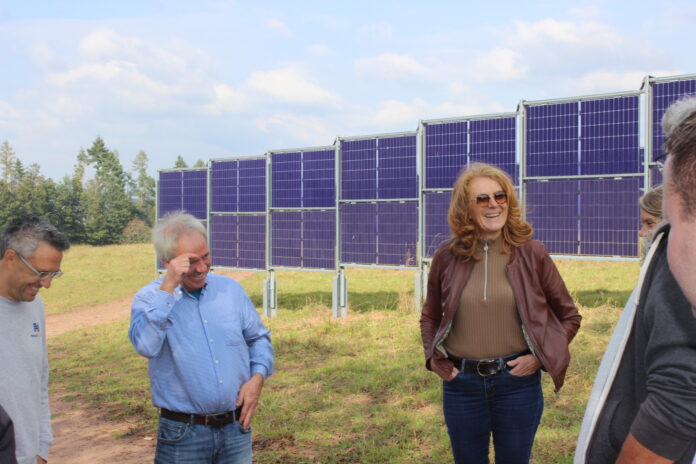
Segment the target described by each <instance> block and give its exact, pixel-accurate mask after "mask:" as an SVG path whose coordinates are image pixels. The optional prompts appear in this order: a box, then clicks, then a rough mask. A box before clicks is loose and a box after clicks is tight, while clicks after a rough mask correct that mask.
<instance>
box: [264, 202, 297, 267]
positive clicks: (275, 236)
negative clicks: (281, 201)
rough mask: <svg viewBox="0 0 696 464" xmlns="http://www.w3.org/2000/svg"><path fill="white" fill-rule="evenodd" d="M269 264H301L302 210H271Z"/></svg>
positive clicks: (294, 265)
mask: <svg viewBox="0 0 696 464" xmlns="http://www.w3.org/2000/svg"><path fill="white" fill-rule="evenodd" d="M271 237H272V238H271V265H273V266H285V267H301V266H302V212H300V211H273V212H271Z"/></svg>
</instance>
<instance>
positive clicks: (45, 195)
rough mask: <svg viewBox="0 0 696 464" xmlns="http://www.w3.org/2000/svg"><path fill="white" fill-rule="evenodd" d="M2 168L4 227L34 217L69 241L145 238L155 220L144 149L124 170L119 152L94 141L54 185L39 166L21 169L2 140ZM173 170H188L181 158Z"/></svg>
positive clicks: (0, 217)
mask: <svg viewBox="0 0 696 464" xmlns="http://www.w3.org/2000/svg"><path fill="white" fill-rule="evenodd" d="M199 162H200V161H199ZM200 163H202V162H200ZM197 164H198V163H197ZM0 167H1V168H2V178H1V179H0V221H1V223H2V224H6V223H7V222H8V221H9V220H11V219H13V218H16V217H20V216H25V215H29V214H34V215H37V216H43V217H45V218H47V219H48V220H50V221H51V222H52V223H53V224H54V225H55V226H56V227H58V229H59V230H61V231H63V232H64V233H65V234H67V236H68V238H69V239H70V241H71V242H72V243H88V244H91V245H107V244H113V243H133V242H143V241H147V240H149V235H150V228H151V227H152V224H153V222H154V220H155V188H156V182H155V179H154V178H153V177H151V176H149V175H148V173H147V168H148V157H147V154H145V152H144V151H142V150H141V151H140V152H139V153H138V155H137V156H136V157H135V160H134V161H133V166H132V168H131V170H130V171H126V170H124V168H123V166H122V165H121V162H120V160H119V155H118V152H117V151H114V150H109V149H108V148H107V146H106V144H105V143H104V140H102V139H101V138H100V137H97V138H96V139H95V140H94V142H93V143H92V146H91V147H90V148H89V149H88V150H84V149H80V152H79V153H78V154H77V160H76V163H75V166H74V169H73V172H72V174H70V175H66V176H65V177H63V178H62V179H61V180H60V181H58V182H56V181H54V180H53V179H51V178H48V177H45V176H44V175H43V174H42V173H41V169H40V166H39V165H38V164H36V163H33V164H31V165H29V166H25V165H24V164H23V163H22V161H21V160H20V159H19V158H18V157H17V155H16V154H15V153H14V150H13V149H12V147H11V146H10V144H9V142H8V141H4V142H3V143H2V145H0ZM175 167H186V163H185V161H184V160H183V158H182V157H181V156H179V158H178V159H177V162H176V166H175ZM88 174H89V175H88ZM88 177H89V178H88Z"/></svg>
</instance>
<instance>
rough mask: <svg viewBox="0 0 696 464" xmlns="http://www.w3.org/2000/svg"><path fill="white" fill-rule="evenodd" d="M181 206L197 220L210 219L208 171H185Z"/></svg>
mask: <svg viewBox="0 0 696 464" xmlns="http://www.w3.org/2000/svg"><path fill="white" fill-rule="evenodd" d="M181 190H182V198H181V205H182V208H183V210H184V211H186V212H187V213H189V214H191V215H192V216H194V217H195V218H197V219H200V220H206V219H207V218H208V170H207V169H206V170H198V171H184V172H183V179H182V188H181Z"/></svg>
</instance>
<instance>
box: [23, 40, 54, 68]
mask: <svg viewBox="0 0 696 464" xmlns="http://www.w3.org/2000/svg"><path fill="white" fill-rule="evenodd" d="M30 53H31V59H32V61H33V62H34V63H36V64H37V65H38V66H40V67H48V66H52V65H55V64H56V63H59V62H60V58H59V57H58V55H57V54H56V53H55V51H53V49H52V48H51V47H49V45H48V44H47V43H46V42H44V41H43V40H39V41H36V42H34V44H33V45H32V46H31V50H30Z"/></svg>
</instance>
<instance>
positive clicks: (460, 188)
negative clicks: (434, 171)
mask: <svg viewBox="0 0 696 464" xmlns="http://www.w3.org/2000/svg"><path fill="white" fill-rule="evenodd" d="M477 177H487V178H489V179H491V180H494V181H496V182H497V183H498V184H500V187H501V188H502V189H503V191H504V192H505V193H506V194H507V204H508V215H507V221H506V222H505V225H504V226H503V230H502V237H503V252H505V253H511V252H512V249H513V248H519V247H520V246H521V245H522V244H523V243H524V242H526V241H527V240H529V239H530V238H531V236H532V232H533V230H532V226H531V225H530V224H529V223H528V222H527V221H524V220H523V219H522V206H521V205H520V202H519V200H518V198H517V192H516V191H515V188H514V186H513V185H512V180H510V177H509V176H508V175H507V174H506V173H505V171H503V170H502V169H499V168H497V167H495V166H491V165H490V164H485V163H471V164H470V165H469V166H468V167H467V168H465V169H464V170H462V172H461V173H460V174H459V177H458V178H457V180H456V182H455V183H454V190H453V191H452V198H451V200H450V207H449V212H448V213H447V220H448V222H449V226H450V231H451V232H452V237H451V239H450V243H449V250H450V252H451V253H452V254H455V255H457V256H462V257H464V258H466V259H467V260H468V259H474V260H476V261H478V260H480V259H481V256H480V255H478V254H477V250H476V242H477V239H478V238H479V237H480V231H479V230H478V227H477V226H476V223H475V222H474V220H473V218H472V217H471V214H470V212H469V204H470V202H471V201H472V200H473V197H472V196H471V192H470V190H469V186H470V185H471V181H472V180H473V179H475V178H477Z"/></svg>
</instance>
